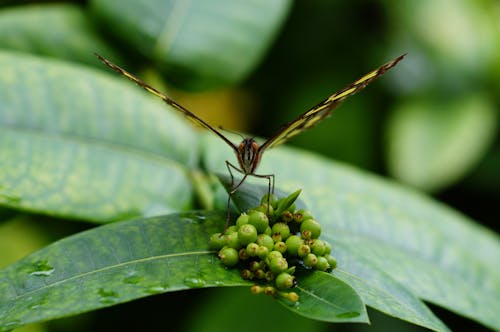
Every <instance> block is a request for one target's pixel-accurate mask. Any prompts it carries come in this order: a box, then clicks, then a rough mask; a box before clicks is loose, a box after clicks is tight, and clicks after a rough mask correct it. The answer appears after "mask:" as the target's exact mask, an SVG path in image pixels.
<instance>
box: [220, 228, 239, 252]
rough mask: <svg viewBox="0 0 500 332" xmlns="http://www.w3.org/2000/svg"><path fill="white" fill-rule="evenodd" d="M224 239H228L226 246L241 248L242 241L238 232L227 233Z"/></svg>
mask: <svg viewBox="0 0 500 332" xmlns="http://www.w3.org/2000/svg"><path fill="white" fill-rule="evenodd" d="M224 240H225V241H226V246H228V247H231V248H235V249H239V248H240V242H239V240H238V233H236V232H233V233H229V234H227V235H224Z"/></svg>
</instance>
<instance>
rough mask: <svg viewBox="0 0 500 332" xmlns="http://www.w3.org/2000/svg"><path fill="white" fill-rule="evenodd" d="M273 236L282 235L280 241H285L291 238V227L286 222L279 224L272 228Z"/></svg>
mask: <svg viewBox="0 0 500 332" xmlns="http://www.w3.org/2000/svg"><path fill="white" fill-rule="evenodd" d="M271 231H272V232H273V235H277V234H279V235H280V239H281V240H280V241H285V240H286V239H287V238H288V237H289V236H290V227H288V225H287V224H285V223H284V222H277V223H275V224H274V225H273V227H272V228H271Z"/></svg>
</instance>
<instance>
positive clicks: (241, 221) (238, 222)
mask: <svg viewBox="0 0 500 332" xmlns="http://www.w3.org/2000/svg"><path fill="white" fill-rule="evenodd" d="M249 219H250V217H249V216H248V214H246V213H242V214H241V215H240V216H239V217H238V219H236V226H237V227H238V228H239V227H241V226H243V225H245V224H248V220H249Z"/></svg>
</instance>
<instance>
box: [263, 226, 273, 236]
mask: <svg viewBox="0 0 500 332" xmlns="http://www.w3.org/2000/svg"><path fill="white" fill-rule="evenodd" d="M262 234H266V235H269V236H271V234H273V231H272V230H271V227H269V226H267V228H266V230H265V231H264V232H263V233H262Z"/></svg>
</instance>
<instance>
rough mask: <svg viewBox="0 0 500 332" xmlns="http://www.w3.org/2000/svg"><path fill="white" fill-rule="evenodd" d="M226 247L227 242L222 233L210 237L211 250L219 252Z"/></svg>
mask: <svg viewBox="0 0 500 332" xmlns="http://www.w3.org/2000/svg"><path fill="white" fill-rule="evenodd" d="M225 245H226V240H225V239H224V236H223V235H222V234H221V233H214V234H212V236H210V248H212V249H215V250H219V249H220V248H222V247H224V246H225Z"/></svg>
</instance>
